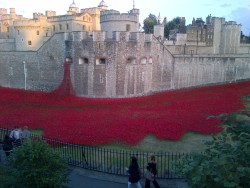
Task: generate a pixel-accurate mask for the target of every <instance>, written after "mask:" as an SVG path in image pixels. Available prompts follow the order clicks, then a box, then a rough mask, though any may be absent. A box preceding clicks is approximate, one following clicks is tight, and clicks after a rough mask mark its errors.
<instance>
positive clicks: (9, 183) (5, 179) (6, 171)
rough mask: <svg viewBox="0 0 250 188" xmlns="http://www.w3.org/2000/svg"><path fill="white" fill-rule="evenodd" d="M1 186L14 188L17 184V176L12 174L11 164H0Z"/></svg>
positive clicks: (2, 187)
mask: <svg viewBox="0 0 250 188" xmlns="http://www.w3.org/2000/svg"><path fill="white" fill-rule="evenodd" d="M0 169H1V170H0V188H6V187H9V188H14V185H15V184H16V178H15V176H14V175H13V174H12V170H13V169H11V168H10V167H9V166H6V165H2V164H1V165H0Z"/></svg>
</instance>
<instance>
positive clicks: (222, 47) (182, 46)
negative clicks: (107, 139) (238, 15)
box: [0, 0, 250, 98]
mask: <svg viewBox="0 0 250 188" xmlns="http://www.w3.org/2000/svg"><path fill="white" fill-rule="evenodd" d="M139 16H140V10H139V9H137V8H135V6H134V7H133V8H132V9H131V10H129V11H128V12H127V13H120V12H119V11H117V10H112V9H109V7H108V5H107V4H106V3H105V1H104V0H102V1H101V2H100V3H99V4H98V5H97V6H96V7H90V8H82V9H80V8H79V7H78V6H77V4H76V3H75V2H74V1H73V2H72V3H71V4H70V5H69V8H68V11H67V13H65V14H64V15H57V14H56V12H55V11H53V10H46V11H45V14H43V13H33V18H32V19H28V18H24V17H23V16H21V15H18V14H16V10H15V8H10V9H9V13H8V10H7V9H5V8H0V86H3V87H10V88H20V89H27V90H38V91H47V92H49V91H53V90H55V89H56V88H58V86H59V85H60V83H61V82H62V80H63V77H64V62H65V59H70V61H71V62H72V63H71V64H70V79H71V82H72V85H73V89H74V91H75V94H76V95H77V96H81V97H110V98H116V97H134V96H141V95H147V94H150V93H152V92H159V91H167V90H174V89H180V88H186V87H199V86H203V85H208V84H209V85H210V84H219V83H227V82H235V81H240V80H246V79H250V54H249V51H250V44H241V43H240V32H241V25H240V24H237V23H236V22H234V21H226V20H225V18H218V17H212V16H211V15H208V17H207V19H206V22H203V21H200V20H195V19H194V20H193V23H192V24H191V25H188V26H187V27H186V32H185V33H178V32H172V33H171V38H170V39H165V38H164V25H163V22H161V20H160V17H159V19H158V24H157V25H155V27H154V33H153V34H146V33H144V32H140V24H139ZM183 20H184V21H185V19H184V18H183Z"/></svg>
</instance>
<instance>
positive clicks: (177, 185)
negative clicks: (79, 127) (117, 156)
mask: <svg viewBox="0 0 250 188" xmlns="http://www.w3.org/2000/svg"><path fill="white" fill-rule="evenodd" d="M69 179H70V182H69V183H68V187H69V188H83V187H84V188H127V187H128V186H127V181H128V177H125V176H117V175H112V174H106V173H101V172H95V171H90V170H86V169H82V168H72V172H71V174H70V177H69ZM144 181H145V179H144V178H143V179H142V180H141V184H142V187H144ZM158 182H159V184H160V186H161V188H188V186H187V183H186V182H185V181H184V180H182V179H181V180H166V179H165V180H163V179H161V180H158ZM151 187H153V185H152V186H151Z"/></svg>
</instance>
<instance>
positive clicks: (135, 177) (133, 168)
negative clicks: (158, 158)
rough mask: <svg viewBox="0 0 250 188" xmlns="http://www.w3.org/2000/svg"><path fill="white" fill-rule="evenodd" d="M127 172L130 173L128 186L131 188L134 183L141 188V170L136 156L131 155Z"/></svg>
mask: <svg viewBox="0 0 250 188" xmlns="http://www.w3.org/2000/svg"><path fill="white" fill-rule="evenodd" d="M127 172H128V174H129V178H128V188H131V187H132V184H135V185H136V187H137V188H141V183H140V179H141V171H140V168H139V165H138V163H137V158H136V157H135V156H132V157H131V162H130V166H129V168H128V169H127Z"/></svg>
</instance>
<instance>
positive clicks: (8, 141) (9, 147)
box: [3, 134, 13, 157]
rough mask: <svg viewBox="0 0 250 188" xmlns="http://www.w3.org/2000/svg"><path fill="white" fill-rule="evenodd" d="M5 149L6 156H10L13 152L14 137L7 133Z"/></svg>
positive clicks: (4, 142) (4, 143)
mask: <svg viewBox="0 0 250 188" xmlns="http://www.w3.org/2000/svg"><path fill="white" fill-rule="evenodd" d="M3 150H4V151H5V155H6V157H8V156H9V155H10V154H11V152H12V150H13V143H12V139H11V138H10V136H9V135H7V134H6V135H5V137H4V141H3Z"/></svg>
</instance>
